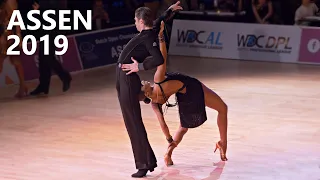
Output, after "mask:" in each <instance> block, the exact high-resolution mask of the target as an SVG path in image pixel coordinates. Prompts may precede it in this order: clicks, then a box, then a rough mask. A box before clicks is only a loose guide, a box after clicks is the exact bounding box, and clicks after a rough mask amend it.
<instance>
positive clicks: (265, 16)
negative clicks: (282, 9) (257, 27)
mask: <svg viewBox="0 0 320 180" xmlns="http://www.w3.org/2000/svg"><path fill="white" fill-rule="evenodd" d="M252 10H253V14H254V17H255V20H256V22H257V23H260V24H270V23H272V15H273V6H272V2H271V0H253V3H252Z"/></svg>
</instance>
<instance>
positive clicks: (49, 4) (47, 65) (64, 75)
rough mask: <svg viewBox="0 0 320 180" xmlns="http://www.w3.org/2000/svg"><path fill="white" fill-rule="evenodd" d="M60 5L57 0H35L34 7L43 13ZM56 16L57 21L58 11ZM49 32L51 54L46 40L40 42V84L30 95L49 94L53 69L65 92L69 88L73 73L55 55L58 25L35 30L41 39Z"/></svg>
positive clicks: (44, 22)
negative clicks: (53, 27) (46, 47)
mask: <svg viewBox="0 0 320 180" xmlns="http://www.w3.org/2000/svg"><path fill="white" fill-rule="evenodd" d="M59 5H60V3H58V2H57V1H56V0H39V2H34V4H33V9H34V10H38V9H39V10H40V13H41V14H42V13H43V12H44V11H45V10H49V9H50V10H59V9H60V8H59ZM51 17H52V18H55V20H56V22H59V21H58V13H56V15H55V16H51ZM40 21H42V24H46V25H47V24H48V22H46V21H44V20H43V18H42V16H40ZM46 34H48V35H49V55H45V54H44V42H43V41H42V42H40V46H39V74H40V76H39V81H40V83H39V85H38V87H37V88H36V89H35V90H34V91H32V92H31V93H30V95H39V94H48V93H49V88H50V80H51V75H52V70H53V71H54V72H55V73H56V74H57V75H58V77H59V78H60V80H61V81H62V91H63V92H65V91H67V90H69V88H70V83H71V80H72V78H71V75H70V73H69V72H68V71H66V70H65V69H64V68H63V67H62V65H61V63H60V62H58V61H57V59H56V56H55V48H56V47H55V45H54V38H55V37H56V36H57V35H58V34H59V31H58V25H57V26H56V29H54V30H52V31H45V30H43V29H39V30H38V31H36V32H35V36H36V37H37V39H38V40H39V39H40V37H42V36H44V35H46Z"/></svg>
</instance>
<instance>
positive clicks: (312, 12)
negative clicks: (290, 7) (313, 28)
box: [294, 0, 319, 25]
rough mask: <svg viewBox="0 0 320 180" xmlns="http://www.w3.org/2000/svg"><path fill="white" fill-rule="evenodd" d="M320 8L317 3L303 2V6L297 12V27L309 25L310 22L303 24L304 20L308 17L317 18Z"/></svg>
mask: <svg viewBox="0 0 320 180" xmlns="http://www.w3.org/2000/svg"><path fill="white" fill-rule="evenodd" d="M318 11H319V8H318V7H317V5H316V4H315V3H312V2H310V0H302V4H301V6H300V7H299V8H298V9H297V10H296V14H295V18H294V21H295V24H296V25H308V24H309V23H308V22H303V21H301V20H303V19H304V18H306V17H308V16H316V15H317V13H318Z"/></svg>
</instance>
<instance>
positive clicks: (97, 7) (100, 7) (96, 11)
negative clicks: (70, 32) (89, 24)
mask: <svg viewBox="0 0 320 180" xmlns="http://www.w3.org/2000/svg"><path fill="white" fill-rule="evenodd" d="M92 14H93V15H92V21H93V23H94V25H95V26H94V27H95V28H94V29H97V30H98V29H102V28H104V27H106V24H109V23H110V19H109V14H108V13H107V11H106V8H105V6H104V4H103V1H102V0H95V1H94V5H93V10H92Z"/></svg>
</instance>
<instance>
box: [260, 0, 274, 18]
mask: <svg viewBox="0 0 320 180" xmlns="http://www.w3.org/2000/svg"><path fill="white" fill-rule="evenodd" d="M272 14H273V7H272V2H271V1H269V2H268V14H267V15H266V16H265V17H264V18H263V19H262V21H263V22H266V20H267V19H269V18H270V17H271V16H272Z"/></svg>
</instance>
